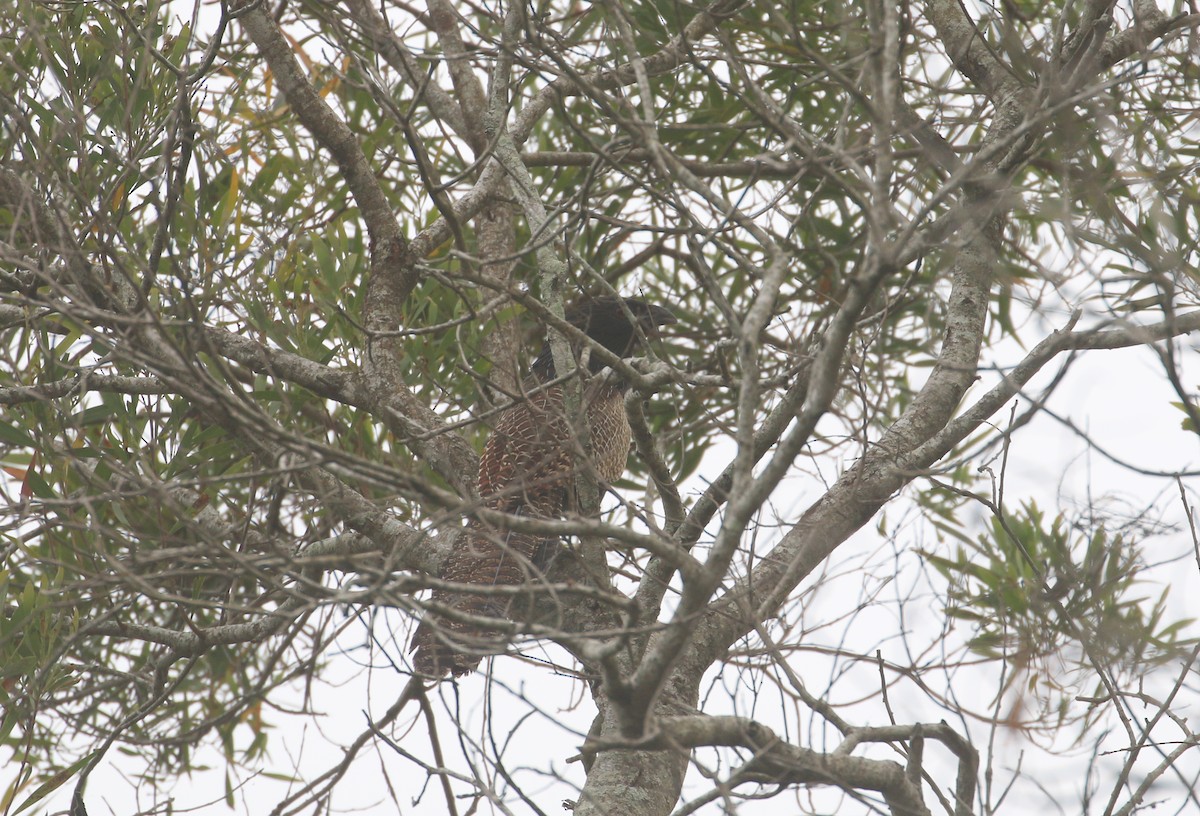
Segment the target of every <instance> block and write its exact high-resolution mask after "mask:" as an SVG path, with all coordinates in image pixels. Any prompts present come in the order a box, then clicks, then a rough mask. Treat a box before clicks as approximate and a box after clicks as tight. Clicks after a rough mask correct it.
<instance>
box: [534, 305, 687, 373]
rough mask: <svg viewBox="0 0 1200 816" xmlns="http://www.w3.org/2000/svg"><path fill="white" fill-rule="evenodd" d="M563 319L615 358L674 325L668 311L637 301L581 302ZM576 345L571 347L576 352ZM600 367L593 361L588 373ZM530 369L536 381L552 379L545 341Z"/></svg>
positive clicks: (550, 356) (600, 362)
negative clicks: (670, 324)
mask: <svg viewBox="0 0 1200 816" xmlns="http://www.w3.org/2000/svg"><path fill="white" fill-rule="evenodd" d="M566 319H567V322H568V323H570V324H571V325H572V326H574V327H576V328H577V329H579V330H580V331H582V332H584V333H585V334H587V336H588V337H590V338H591V339H592V340H595V341H596V342H597V343H599V344H600V345H602V346H604V348H606V349H608V350H609V351H611V352H612V353H613V354H615V355H617V356H618V357H632V356H634V352H635V351H636V350H637V349H638V348H639V347H640V346H641V344H642V340H643V338H650V337H658V336H659V330H658V327H659V326H665V325H667V324H669V323H676V322H678V321H677V320H676V318H675V315H674V314H672V313H671V310H670V309H666V308H664V307H662V306H656V305H654V304H652V303H647V302H646V301H644V300H641V299H640V298H623V297H615V296H605V297H598V298H589V299H587V300H584V301H582V302H580V303H578V304H576V305H574V306H572V307H571V308H570V309H567V312H566ZM580 345H581V344H577V343H573V344H572V346H573V347H574V349H575V350H576V352H578V351H579V346H580ZM604 365H605V364H604V361H603V360H600V359H596V358H593V359H592V360H591V362H590V363H589V365H588V369H589V371H590V372H591V373H593V374H595V373H597V372H599V371H600V370H601V369H602V368H604ZM532 369H533V373H534V374H535V375H536V376H537V377H538V379H540V380H543V381H545V380H551V379H554V376H555V374H554V356H553V354H552V353H551V352H550V342H549V340H547V341H546V342H545V343H544V344H543V345H542V353H541V354H539V355H538V358H537V360H535V361H534V363H533V367H532Z"/></svg>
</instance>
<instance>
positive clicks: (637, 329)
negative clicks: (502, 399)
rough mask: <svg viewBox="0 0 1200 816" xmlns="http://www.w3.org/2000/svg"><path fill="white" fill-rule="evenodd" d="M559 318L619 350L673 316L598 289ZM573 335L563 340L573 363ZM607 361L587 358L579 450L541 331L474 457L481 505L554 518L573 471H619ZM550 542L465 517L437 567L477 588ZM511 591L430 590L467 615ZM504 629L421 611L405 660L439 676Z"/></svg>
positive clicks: (520, 575) (503, 603) (535, 556)
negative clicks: (536, 350)
mask: <svg viewBox="0 0 1200 816" xmlns="http://www.w3.org/2000/svg"><path fill="white" fill-rule="evenodd" d="M565 318H566V320H567V322H568V323H570V324H571V325H572V326H575V327H576V328H578V329H580V330H581V331H582V332H584V333H585V334H586V335H587V336H588V337H589V338H590V339H591V340H592V341H594V342H595V343H598V344H599V345H601V346H603V347H604V348H606V349H608V350H609V351H611V352H612V353H614V354H616V355H617V356H618V357H622V358H627V357H632V356H634V353H635V352H636V351H637V350H638V349H639V348H640V347H641V345H642V343H643V341H644V340H645V339H646V338H651V337H658V336H659V327H660V326H663V325H667V324H670V323H675V322H677V321H676V318H675V315H674V314H673V313H672V312H671V311H670V310H669V309H666V308H664V307H662V306H658V305H655V304H650V303H647V302H646V301H644V300H641V299H639V298H624V297H617V296H603V297H596V298H588V299H584V300H583V301H581V302H580V303H578V304H577V305H575V306H573V307H572V308H570V309H568V310H567V311H566V314H565ZM584 345H585V344H584V343H583V342H582V341H577V342H574V343H572V354H573V355H574V356H575V359H576V361H577V363H578V362H579V361H580V360H581V359H582V357H583V352H584V351H585V349H584V348H583V346H584ZM605 367H606V365H605V363H604V362H603V361H602V360H600V359H599V357H598V356H597V355H594V354H592V355H589V356H588V358H587V371H588V375H589V376H588V377H587V378H585V383H584V386H583V389H582V404H581V408H582V409H583V413H584V415H585V416H586V419H587V431H588V433H587V437H588V441H589V448H588V453H587V455H586V456H584V455H582V454H581V450H582V448H581V446H580V445H579V443H578V441H577V440H576V439H575V436H574V434H573V433H572V431H571V422H570V418H569V417H568V416H567V415H566V410H565V408H564V396H563V384H562V383H561V382H559V383H555V382H554V380H555V379H556V373H555V368H554V356H553V354H552V353H551V351H550V343H549V340H547V341H546V342H545V343H544V344H543V346H542V350H541V354H540V355H539V356H538V357H537V358H536V359H535V360H534V362H533V364H532V365H531V366H530V373H529V376H528V377H527V378H526V379H525V382H524V388H523V391H524V395H523V397H522V398H521V399H520V400H519V401H517V402H515V403H514V404H513V405H511V406H510V407H508V408H507V409H505V410H504V411H503V412H502V413H501V414H500V416H499V417H498V419H497V421H496V423H495V426H494V428H493V429H492V433H491V435H490V436H489V437H488V440H487V442H486V444H485V445H484V449H483V455H482V456H481V457H480V460H479V476H478V487H479V496H480V501H481V502H482V504H483V506H484V507H486V508H487V509H488V510H493V511H498V512H502V513H506V514H508V515H512V516H526V517H529V518H534V519H560V518H563V517H565V516H566V515H567V514H568V513H569V512H571V511H572V510H573V509H575V508H574V507H573V506H572V505H573V503H574V498H573V496H574V484H575V476H576V474H577V473H579V472H580V471H581V470H582V469H583V468H585V467H588V466H590V467H591V468H592V472H593V473H594V475H595V476H596V478H598V479H599V480H600V481H602V482H606V483H612V482H615V481H616V480H617V479H619V478H620V477H621V474H623V473H624V472H625V465H626V460H627V459H628V456H629V446H630V439H631V431H630V428H629V419H628V418H627V417H626V415H625V400H624V394H625V391H626V390H627V389H628V383H625V382H623V381H621V380H620V378H619V377H597V376H595V375H597V374H599V373H600V372H601V371H602V370H603V369H604V368H605ZM551 544H552V541H550V540H548V539H546V538H545V537H543V536H538V535H532V534H528V533H521V532H517V531H514V530H505V529H502V527H500V526H499V525H492V524H488V523H485V522H484V521H482V520H480V519H478V518H474V517H472V518H470V519H469V520H468V522H467V527H466V529H465V530H464V532H463V534H462V535H460V536H459V537H458V539H457V541H456V543H455V545H454V546H453V548H452V549H451V552H450V554H449V555H448V556H447V558H446V561H445V562H444V564H443V567H442V578H443V579H445V580H447V581H453V582H455V583H465V584H479V585H480V586H483V587H489V588H490V587H496V586H520V585H522V584H524V583H526V582H527V581H528V580H530V578H531V577H534V576H536V575H537V574H538V571H539V569H540V567H543V566H545V561H546V557H545V553H546V551H547V550H548V549H552V548H551V546H550V545H551ZM512 597H513V596H511V595H500V594H497V593H493V594H491V595H488V594H472V593H468V592H457V591H453V590H449V589H435V590H433V594H432V596H431V598H430V600H431V602H432V604H433V605H434V606H435V607H437V606H441V607H444V608H450V609H453V610H455V611H457V612H461V613H464V614H469V615H474V616H484V617H491V618H507V617H508V614H509V604H510V599H511V598H512ZM503 648H504V641H503V638H502V637H500V636H499V635H497V634H496V633H495V632H489V631H487V630H486V629H485V628H484V627H480V626H476V625H473V624H471V623H468V622H466V621H461V620H454V619H452V618H450V617H445V616H440V615H438V614H437V613H436V612H434V611H429V612H427V613H426V614H425V616H424V618H423V619H422V621H421V623H420V624H419V625H418V627H417V631H416V633H415V634H414V636H413V639H412V645H411V649H412V651H413V652H414V654H413V667H414V669H415V670H416V671H417V672H418V673H419V674H421V675H424V676H426V677H429V678H433V679H441V678H443V677H445V676H446V674H447V673H450V674H453V675H454V676H455V677H461V676H462V675H465V674H469V673H470V672H472V671H474V670H475V669H476V668H477V667H478V666H479V663H480V661H481V660H482V659H483V657H484V656H485V655H490V654H496V653H498V652H501V651H503Z"/></svg>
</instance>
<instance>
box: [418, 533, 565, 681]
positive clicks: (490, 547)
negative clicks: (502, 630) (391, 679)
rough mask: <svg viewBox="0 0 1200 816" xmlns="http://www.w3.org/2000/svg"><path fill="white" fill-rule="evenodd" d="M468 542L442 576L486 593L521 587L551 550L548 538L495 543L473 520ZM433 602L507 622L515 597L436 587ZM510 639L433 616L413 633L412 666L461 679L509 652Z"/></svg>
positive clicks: (515, 537) (509, 537) (513, 537)
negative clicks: (498, 588)
mask: <svg viewBox="0 0 1200 816" xmlns="http://www.w3.org/2000/svg"><path fill="white" fill-rule="evenodd" d="M464 536H466V537H467V539H466V541H465V542H464V543H460V544H458V545H456V546H455V548H454V550H453V551H452V552H451V554H450V556H449V558H448V559H447V561H446V564H445V567H444V568H443V570H442V577H443V578H445V579H446V580H447V581H454V582H456V583H464V584H475V585H477V586H479V587H480V588H481V589H484V590H486V589H488V588H491V587H496V586H520V585H522V584H525V583H527V582H528V580H529V573H530V566H531V564H533V563H536V561H537V560H538V559H539V555H540V554H541V553H543V552H544V551H545V549H546V547H545V546H544V543H543V539H541V538H538V537H536V536H530V535H525V534H521V533H513V532H508V533H505V534H504V541H503V542H499V541H495V540H493V537H492V536H490V535H488V533H487V532H485V530H484V529H482V527H481V525H479V524H478V523H477V522H473V523H471V524H470V525H468V527H467V530H466V531H465V532H464ZM430 601H431V602H432V603H433V604H435V605H437V606H441V607H445V608H449V609H452V610H454V611H456V612H461V613H463V614H465V615H472V616H476V617H488V618H497V619H508V618H509V617H510V614H509V609H510V607H511V605H512V602H513V599H512V598H509V597H505V596H500V595H488V594H486V593H474V592H459V591H455V590H449V589H435V590H434V591H433V595H432V596H431V597H430ZM507 644H508V639H507V638H506V637H504V636H503V635H501V634H498V633H497V632H494V631H489V630H487V629H486V628H484V627H481V626H479V625H478V624H474V623H471V622H469V621H463V620H455V619H453V618H450V617H446V616H443V615H438V614H437V613H436V612H432V611H431V612H428V613H426V615H425V617H424V618H423V619H422V620H421V623H420V625H419V626H418V627H417V631H416V633H415V634H414V635H413V638H412V643H411V646H410V649H411V650H412V651H413V652H414V654H413V667H414V668H415V669H416V670H417V671H418V672H420V673H421V674H424V675H427V676H429V677H433V678H441V677H444V676H445V675H446V674H447V673H450V674H453V675H454V676H455V677H461V676H462V675H464V674H469V673H470V672H473V671H475V669H476V668H478V666H479V662H480V661H481V660H483V658H484V657H487V656H489V655H494V654H501V653H503V652H504V650H505V648H506V646H507Z"/></svg>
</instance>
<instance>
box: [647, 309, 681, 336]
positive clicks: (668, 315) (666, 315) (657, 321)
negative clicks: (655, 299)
mask: <svg viewBox="0 0 1200 816" xmlns="http://www.w3.org/2000/svg"><path fill="white" fill-rule="evenodd" d="M650 321H651V324H652V325H651V326H650V332H651V333H652V334H653V335H654V336H656V337H657V336H658V327H659V326H668V325H670V324H671V323H678V322H679V318H677V317H675V315H674V313H673V312H672V311H671V310H670V309H667V308H666V307H663V306H658V305H656V304H651V305H650Z"/></svg>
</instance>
